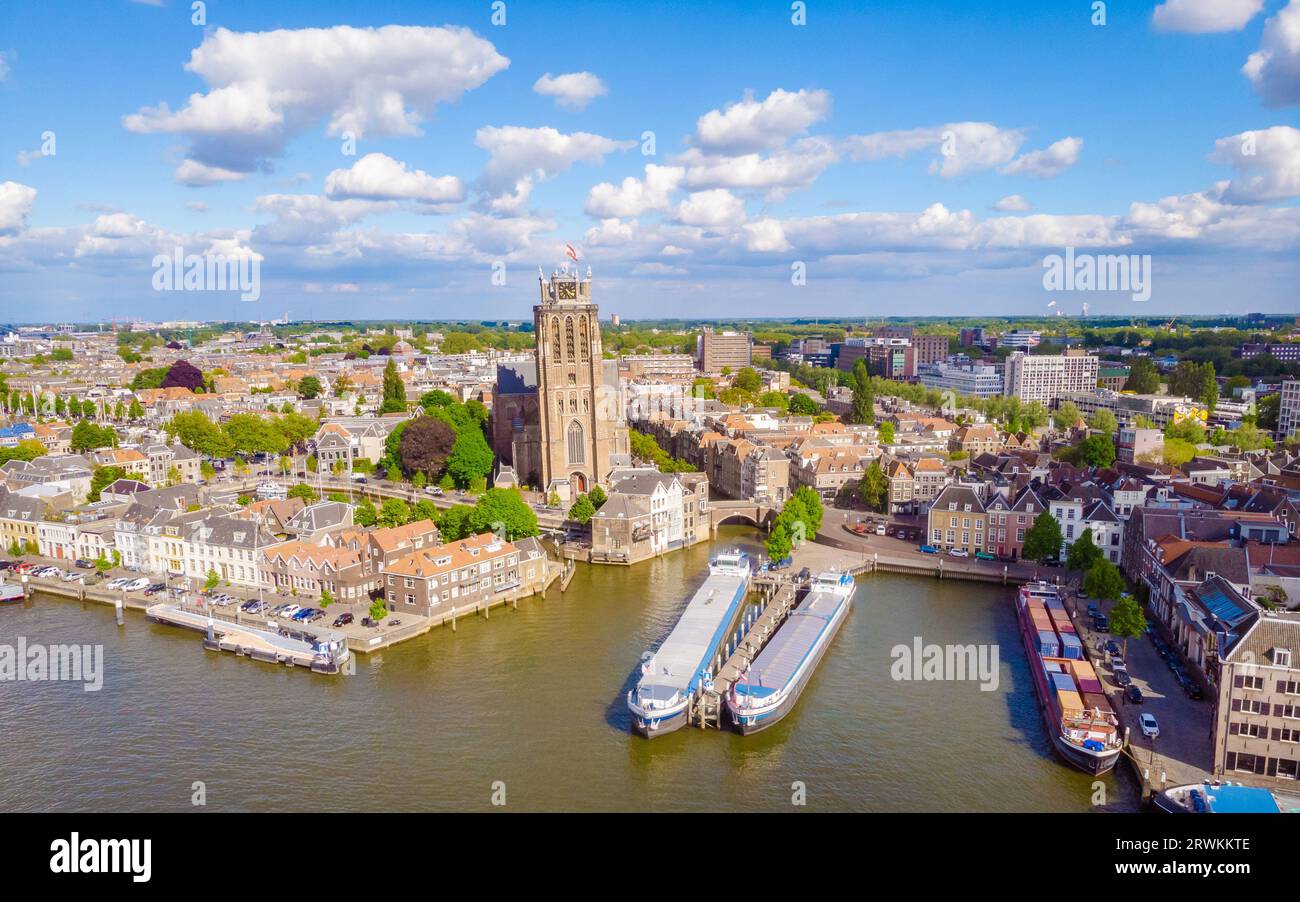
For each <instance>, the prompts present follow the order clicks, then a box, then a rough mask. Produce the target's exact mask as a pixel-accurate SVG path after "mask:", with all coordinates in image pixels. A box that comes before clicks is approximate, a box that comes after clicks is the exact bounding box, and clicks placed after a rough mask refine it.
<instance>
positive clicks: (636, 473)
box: [591, 468, 711, 564]
mask: <svg viewBox="0 0 1300 902" xmlns="http://www.w3.org/2000/svg"><path fill="white" fill-rule="evenodd" d="M609 482H610V488H609V493H608V496H607V498H606V500H605V503H604V504H603V505H601V508H600V510H598V511H596V514H595V516H593V517H592V519H591V559H592V560H598V561H606V562H611V563H624V564H633V563H636V562H637V561H642V560H645V559H647V558H650V557H654V556H655V555H658V554H662V553H663V552H666V551H672V550H674V549H676V548H683V547H686V546H689V545H694V544H696V543H698V542H704V541H707V540H708V539H709V538H710V537H711V528H710V522H709V480H708V478H707V477H706V476H705V475H704V474H703V473H660V472H659V471H657V470H653V469H647V468H627V469H623V470H615V471H614V472H613V473H612V474H611V476H610V481H609Z"/></svg>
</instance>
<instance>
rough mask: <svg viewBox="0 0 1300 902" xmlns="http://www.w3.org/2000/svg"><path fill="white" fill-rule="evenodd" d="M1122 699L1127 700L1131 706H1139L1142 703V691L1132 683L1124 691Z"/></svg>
mask: <svg viewBox="0 0 1300 902" xmlns="http://www.w3.org/2000/svg"><path fill="white" fill-rule="evenodd" d="M1124 697H1125V698H1127V699H1128V701H1129V704H1131V705H1140V704H1142V702H1143V698H1142V690H1141V689H1139V688H1138V687H1137V686H1136V685H1135V684H1133V683H1129V684H1128V686H1127V687H1126V688H1125V689H1124Z"/></svg>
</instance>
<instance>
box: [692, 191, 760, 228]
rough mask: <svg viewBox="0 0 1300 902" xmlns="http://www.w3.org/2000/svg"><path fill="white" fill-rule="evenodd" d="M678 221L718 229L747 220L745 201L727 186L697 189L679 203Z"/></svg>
mask: <svg viewBox="0 0 1300 902" xmlns="http://www.w3.org/2000/svg"><path fill="white" fill-rule="evenodd" d="M676 216H677V221H678V222H680V223H682V224H683V225H689V226H699V227H701V228H706V229H716V228H719V227H721V226H728V225H739V224H740V223H742V222H744V221H745V203H744V201H742V200H741V199H740V198H738V197H736V195H734V194H732V193H731V192H730V191H728V190H726V189H725V188H715V189H713V190H712V191H696V192H694V193H693V194H691V195H689V196H688V197H687V198H686V200H684V201H682V202H681V203H680V204H678V205H677V213H676Z"/></svg>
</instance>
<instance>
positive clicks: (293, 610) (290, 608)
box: [280, 604, 302, 617]
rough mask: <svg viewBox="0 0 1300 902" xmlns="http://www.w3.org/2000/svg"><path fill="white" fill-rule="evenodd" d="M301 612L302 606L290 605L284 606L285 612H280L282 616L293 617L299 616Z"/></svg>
mask: <svg viewBox="0 0 1300 902" xmlns="http://www.w3.org/2000/svg"><path fill="white" fill-rule="evenodd" d="M301 610H302V605H300V604H288V605H285V606H284V610H282V611H281V612H280V616H281V617H292V616H293V615H294V614H297V613H298V612H299V611H301Z"/></svg>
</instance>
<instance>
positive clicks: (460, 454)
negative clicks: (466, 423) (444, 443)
mask: <svg viewBox="0 0 1300 902" xmlns="http://www.w3.org/2000/svg"><path fill="white" fill-rule="evenodd" d="M492 460H493V457H492V449H491V448H490V447H488V443H487V439H485V438H484V437H483V432H482V430H480V429H478V428H477V427H476V428H473V429H462V430H461V431H460V432H459V433H458V434H457V435H456V441H455V443H454V444H453V445H452V447H451V454H450V455H448V457H447V474H448V475H449V476H451V478H452V480H453V481H454V482H455V483H456V485H458V486H461V487H465V486H469V485H472V484H473V483H474V481H475V480H476V479H483V478H486V477H487V476H488V475H489V474H491V472H492Z"/></svg>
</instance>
